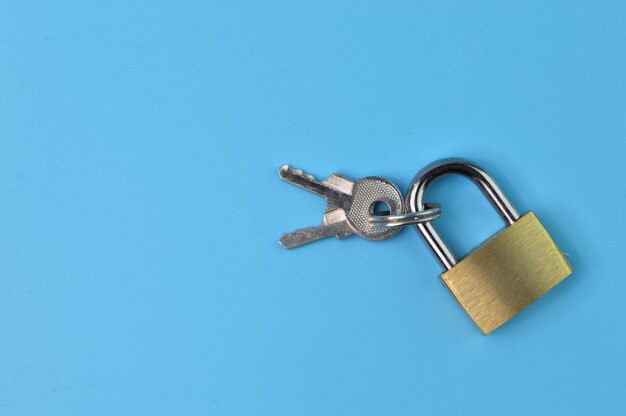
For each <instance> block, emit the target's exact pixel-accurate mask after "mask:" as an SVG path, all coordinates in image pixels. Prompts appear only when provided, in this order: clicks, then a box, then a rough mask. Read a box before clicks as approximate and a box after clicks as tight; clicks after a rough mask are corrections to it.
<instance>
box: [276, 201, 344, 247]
mask: <svg viewBox="0 0 626 416" xmlns="http://www.w3.org/2000/svg"><path fill="white" fill-rule="evenodd" d="M353 234H354V231H353V230H352V228H350V225H349V224H348V221H347V219H346V213H345V212H344V210H342V209H341V208H330V209H328V210H326V212H325V213H324V220H323V221H322V225H320V226H319V227H309V228H305V229H303V230H297V231H294V232H293V233H289V234H283V235H282V236H281V237H280V241H279V242H280V245H281V246H283V247H285V248H288V249H292V248H296V247H300V246H302V245H305V244H308V243H312V242H314V241H318V240H322V239H324V238H328V237H333V236H334V237H337V238H338V239H340V240H341V239H344V238H347V237H350V236H351V235H353Z"/></svg>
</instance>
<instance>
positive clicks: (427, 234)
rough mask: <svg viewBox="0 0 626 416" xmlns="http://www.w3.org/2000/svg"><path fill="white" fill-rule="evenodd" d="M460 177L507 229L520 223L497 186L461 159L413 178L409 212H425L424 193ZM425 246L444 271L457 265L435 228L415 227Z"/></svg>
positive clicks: (438, 163) (440, 163)
mask: <svg viewBox="0 0 626 416" xmlns="http://www.w3.org/2000/svg"><path fill="white" fill-rule="evenodd" d="M453 173H454V174H459V175H463V176H467V177H468V178H470V179H471V180H472V181H473V182H474V183H475V184H476V185H478V187H479V188H480V189H481V190H482V191H483V193H484V194H485V196H486V197H487V199H489V202H491V204H492V205H493V207H494V208H495V209H496V211H498V214H500V217H502V219H503V220H504V222H505V225H506V226H509V225H512V224H513V223H514V222H515V221H517V220H518V219H519V214H518V213H517V210H516V209H515V208H514V207H513V205H512V204H511V202H510V201H509V200H508V198H507V197H506V196H505V195H504V193H503V192H502V190H501V189H500V187H499V186H498V184H496V182H495V181H494V180H493V179H492V178H491V176H489V175H488V174H487V173H486V172H485V171H484V170H483V169H481V168H480V167H479V166H477V165H475V164H474V163H472V162H470V161H468V160H465V159H461V158H446V159H440V160H437V161H435V162H433V163H431V164H430V165H428V166H426V167H425V168H424V169H422V170H421V171H420V172H418V174H417V175H415V177H414V178H413V181H412V182H411V185H410V186H409V191H408V192H407V197H406V204H407V208H408V211H409V212H420V211H423V210H424V205H425V204H424V193H425V192H426V189H428V187H429V186H430V184H431V183H432V182H433V181H435V180H436V179H437V178H439V177H441V176H444V175H448V174H453ZM415 227H416V229H417V231H418V232H419V233H420V234H421V236H422V238H423V239H424V242H425V243H426V245H428V246H429V247H430V249H431V250H432V252H433V253H434V254H435V257H436V258H437V260H438V261H439V263H441V265H442V266H443V268H444V269H445V270H450V269H451V268H452V267H454V265H455V264H456V263H457V260H456V258H455V257H454V254H452V251H450V249H449V248H448V246H447V245H446V243H445V242H444V241H443V239H442V238H441V236H440V235H439V233H438V232H437V230H436V229H435V227H434V226H433V225H432V223H430V222H425V223H421V224H416V225H415Z"/></svg>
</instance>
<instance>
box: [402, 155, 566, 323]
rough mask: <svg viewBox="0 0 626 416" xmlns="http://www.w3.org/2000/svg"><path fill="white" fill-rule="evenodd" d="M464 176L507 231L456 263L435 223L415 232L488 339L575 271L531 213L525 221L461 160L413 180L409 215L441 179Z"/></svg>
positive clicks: (420, 226) (436, 165) (442, 164)
mask: <svg viewBox="0 0 626 416" xmlns="http://www.w3.org/2000/svg"><path fill="white" fill-rule="evenodd" d="M451 173H456V174H461V175H464V176H467V177H469V178H470V179H472V181H474V183H476V184H477V185H478V186H479V187H480V188H481V190H482V191H483V193H484V194H485V195H486V196H487V198H489V201H490V202H491V203H492V205H493V206H494V207H495V208H496V210H497V211H498V213H499V214H500V216H501V217H502V218H503V219H504V221H505V223H506V225H507V226H506V227H505V228H504V229H503V230H502V231H500V232H499V233H497V234H496V235H494V236H493V237H491V238H490V239H489V240H487V241H486V242H484V243H483V244H482V245H480V246H479V247H478V248H476V249H475V250H474V251H472V252H471V253H470V254H469V255H467V256H466V257H465V258H464V259H462V260H461V261H460V262H458V263H457V261H456V259H455V257H454V255H453V254H452V252H451V251H450V249H449V248H448V247H447V245H446V244H445V243H444V241H443V240H442V238H441V236H440V235H439V233H438V232H437V230H435V228H434V227H433V225H432V223H430V222H427V223H422V224H417V225H416V228H417V230H418V232H419V233H420V234H421V236H422V238H423V239H424V241H425V242H426V244H427V245H428V246H429V247H430V248H431V250H432V251H433V253H434V254H435V256H436V257H437V259H438V260H439V262H440V263H441V265H442V266H443V267H444V269H446V271H445V272H444V273H443V274H442V275H441V279H442V281H443V283H444V284H445V286H446V287H447V288H448V289H449V290H450V292H451V293H452V294H453V295H454V297H455V298H456V299H457V300H458V302H459V303H460V304H461V306H462V307H463V308H464V309H465V311H466V312H467V313H468V315H469V316H470V318H472V320H473V321H474V322H475V323H476V325H477V326H478V328H480V330H481V331H482V332H483V334H485V335H487V334H489V333H491V332H492V331H494V330H495V329H496V328H498V327H499V326H500V325H502V324H504V323H505V322H506V321H508V320H509V319H511V318H512V317H513V316H515V315H516V314H517V313H518V312H520V311H521V310H522V309H524V308H525V307H527V306H528V305H530V304H531V303H532V302H533V301H535V300H536V299H538V298H539V297H540V296H542V295H543V294H545V293H546V292H547V291H548V290H550V289H552V288H553V287H554V286H555V285H556V284H558V283H559V282H561V281H562V280H563V279H565V278H566V277H567V276H569V275H570V274H571V273H572V271H573V269H572V267H571V266H570V264H569V263H568V262H567V260H566V259H565V257H563V254H561V252H560V251H559V249H558V247H557V246H556V244H555V243H554V241H552V238H551V237H550V235H549V234H548V232H547V231H546V229H545V228H544V227H543V225H542V224H541V223H540V222H539V220H538V219H537V217H536V216H535V214H534V213H533V212H532V211H530V212H528V213H526V214H524V215H523V216H522V217H521V218H520V215H519V214H518V213H517V211H516V210H515V208H513V206H512V205H511V203H510V202H509V200H508V199H507V198H506V196H504V194H503V193H502V191H501V190H500V188H499V187H498V185H497V184H496V183H495V181H494V180H493V179H492V178H491V177H490V176H489V175H487V173H486V172H485V171H484V170H482V169H481V168H479V167H478V166H476V165H475V164H473V163H471V162H468V161H466V160H463V159H456V158H454V159H442V160H440V161H437V162H435V163H433V164H431V165H429V166H427V167H426V168H425V169H424V170H423V171H421V172H420V173H418V175H417V176H416V177H415V178H414V179H413V183H412V184H411V187H410V188H409V192H408V195H407V204H408V208H409V210H410V211H413V212H418V211H422V210H424V205H425V204H424V202H423V198H424V193H425V191H426V189H427V188H428V186H429V185H430V184H431V183H432V182H433V181H434V180H435V179H437V178H439V177H441V176H443V175H446V174H451Z"/></svg>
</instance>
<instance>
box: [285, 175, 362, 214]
mask: <svg viewBox="0 0 626 416" xmlns="http://www.w3.org/2000/svg"><path fill="white" fill-rule="evenodd" d="M278 173H279V175H280V178H281V179H282V180H284V181H285V182H289V183H291V184H293V185H296V186H298V187H300V188H302V189H306V190H307V191H309V192H313V193H314V194H317V195H320V196H323V197H324V198H326V203H327V204H328V205H330V206H332V207H336V208H343V209H344V210H348V209H350V206H351V205H352V195H351V193H347V192H346V191H347V190H348V189H349V190H350V192H351V191H352V188H351V186H350V185H351V184H353V182H352V181H350V180H349V179H346V178H344V177H342V176H340V175H337V174H333V175H332V176H331V177H330V178H328V179H327V180H325V181H324V182H320V181H318V180H317V179H315V177H314V176H312V175H308V174H306V173H304V172H303V171H302V170H300V169H294V168H292V167H291V166H289V165H284V166H281V167H280V168H279V169H278Z"/></svg>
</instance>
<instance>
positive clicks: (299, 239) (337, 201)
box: [278, 165, 404, 248]
mask: <svg viewBox="0 0 626 416" xmlns="http://www.w3.org/2000/svg"><path fill="white" fill-rule="evenodd" d="M278 171H279V174H280V177H281V179H283V180H284V181H286V182H289V183H292V184H294V185H296V186H299V187H301V188H304V189H306V190H308V191H311V192H313V193H315V194H317V195H320V196H323V197H324V198H326V202H327V204H328V205H329V209H328V210H326V212H325V213H324V219H323V221H322V224H321V225H320V226H319V227H310V228H305V229H303V230H298V231H295V232H293V233H290V234H284V235H283V236H282V237H281V239H280V243H281V245H283V246H284V247H286V248H295V247H299V246H301V245H303V244H307V243H311V242H313V241H317V240H321V239H323V238H327V237H332V236H335V237H337V238H339V239H343V238H346V237H349V236H350V235H353V234H357V235H359V236H361V237H363V238H366V239H368V240H385V239H387V238H390V237H393V236H394V235H396V234H397V233H398V232H399V231H400V229H399V228H380V227H376V226H375V225H373V224H372V223H371V222H370V221H369V217H370V215H371V214H373V211H374V206H375V205H376V203H377V202H384V203H385V204H387V205H388V206H389V214H391V215H398V214H401V213H402V212H404V201H403V198H402V193H401V192H400V190H399V189H398V188H397V187H396V186H395V185H394V184H393V183H391V182H389V181H388V180H386V179H383V178H379V177H367V178H363V179H360V180H358V181H356V182H354V181H351V180H350V179H347V178H345V177H343V176H341V175H338V174H336V173H333V174H332V175H331V176H330V177H329V178H328V179H326V180H324V181H322V182H320V181H318V180H317V179H315V178H314V177H313V176H311V175H307V174H306V173H304V172H303V171H301V170H297V169H293V168H292V167H290V166H288V165H285V166H282V167H281V168H280V169H279V170H278Z"/></svg>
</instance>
